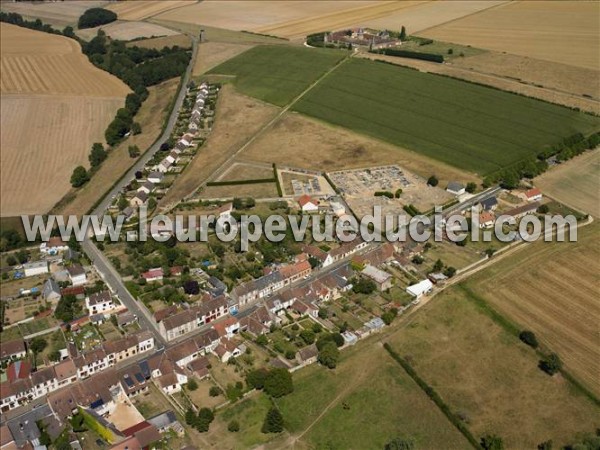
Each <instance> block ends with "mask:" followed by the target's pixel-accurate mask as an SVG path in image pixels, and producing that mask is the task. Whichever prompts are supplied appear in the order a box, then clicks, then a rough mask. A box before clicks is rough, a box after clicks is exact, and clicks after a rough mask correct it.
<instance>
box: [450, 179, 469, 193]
mask: <svg viewBox="0 0 600 450" xmlns="http://www.w3.org/2000/svg"><path fill="white" fill-rule="evenodd" d="M446 192H449V193H451V194H453V195H463V194H464V193H465V186H464V185H463V184H461V183H459V182H457V181H451V182H449V183H448V187H446Z"/></svg>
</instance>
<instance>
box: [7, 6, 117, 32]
mask: <svg viewBox="0 0 600 450" xmlns="http://www.w3.org/2000/svg"><path fill="white" fill-rule="evenodd" d="M107 3H108V2H107V1H90V0H77V1H66V2H10V1H3V2H2V3H1V6H0V9H2V11H5V12H16V13H19V14H21V15H22V16H23V17H24V18H26V19H38V18H39V19H41V20H42V21H43V22H44V23H49V24H51V25H54V26H56V27H59V28H63V27H65V26H67V25H75V24H77V20H78V19H79V16H81V15H82V14H83V13H84V12H85V11H86V10H87V9H90V8H97V7H103V6H105V5H106V4H107Z"/></svg>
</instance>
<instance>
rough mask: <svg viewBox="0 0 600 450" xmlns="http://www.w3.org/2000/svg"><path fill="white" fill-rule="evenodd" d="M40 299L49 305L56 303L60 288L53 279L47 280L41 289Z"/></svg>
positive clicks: (58, 298)
mask: <svg viewBox="0 0 600 450" xmlns="http://www.w3.org/2000/svg"><path fill="white" fill-rule="evenodd" d="M42 298H43V299H44V300H46V301H47V302H50V303H58V301H59V300H60V298H61V295H60V288H59V287H58V283H57V282H56V281H54V278H49V279H48V280H47V281H46V282H45V283H44V287H43V289H42Z"/></svg>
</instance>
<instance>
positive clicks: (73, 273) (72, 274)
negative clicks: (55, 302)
mask: <svg viewBox="0 0 600 450" xmlns="http://www.w3.org/2000/svg"><path fill="white" fill-rule="evenodd" d="M67 271H68V272H69V279H70V280H71V284H72V285H73V286H80V285H82V284H85V283H86V282H87V277H86V275H85V270H84V269H83V267H81V266H80V265H79V264H73V265H72V266H70V267H69V268H67Z"/></svg>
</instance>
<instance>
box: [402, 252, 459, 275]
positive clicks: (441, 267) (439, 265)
mask: <svg viewBox="0 0 600 450" xmlns="http://www.w3.org/2000/svg"><path fill="white" fill-rule="evenodd" d="M417 256H419V255H417ZM417 256H415V258H416V257H417ZM415 258H413V260H414V259H415ZM420 258H421V259H420V262H419V263H418V264H422V263H423V261H424V260H423V258H422V257H420ZM431 272H442V273H443V274H444V275H446V276H447V277H448V278H452V277H453V276H454V275H456V268H455V267H452V266H446V265H445V264H444V262H443V261H442V260H441V259H438V260H437V261H436V262H435V263H434V264H433V267H432V268H431Z"/></svg>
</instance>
